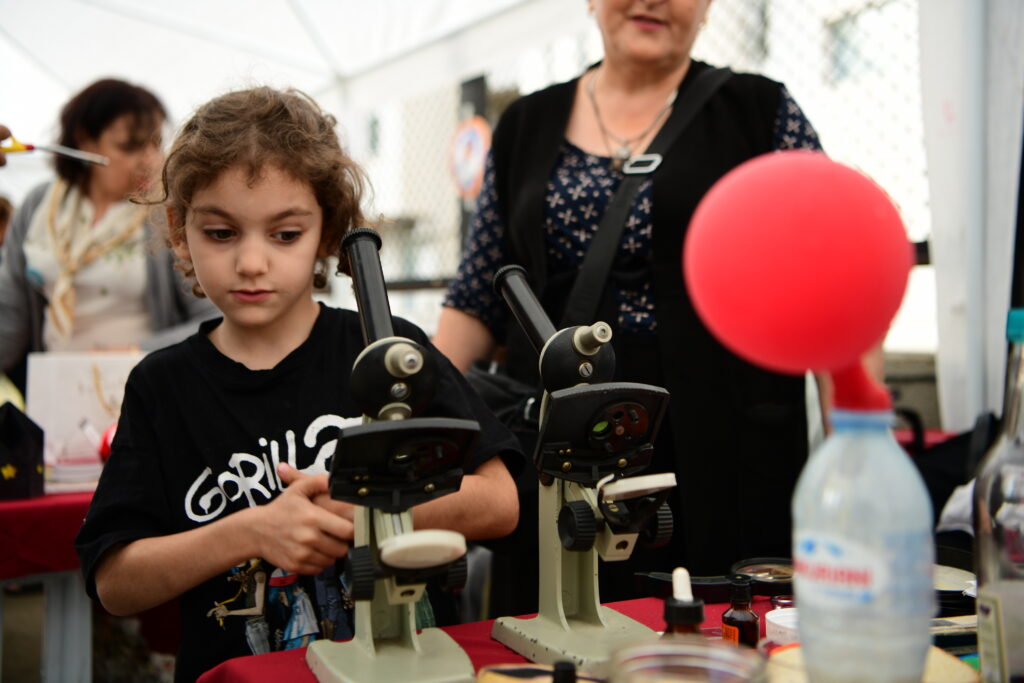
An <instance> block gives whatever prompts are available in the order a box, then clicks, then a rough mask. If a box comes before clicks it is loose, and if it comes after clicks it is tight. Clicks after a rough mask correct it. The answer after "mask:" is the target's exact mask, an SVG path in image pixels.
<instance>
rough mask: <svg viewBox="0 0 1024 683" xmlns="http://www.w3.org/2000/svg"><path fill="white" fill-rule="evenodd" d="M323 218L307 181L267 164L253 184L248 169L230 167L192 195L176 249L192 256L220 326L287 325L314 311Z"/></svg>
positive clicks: (261, 328)
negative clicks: (221, 320) (217, 312)
mask: <svg viewBox="0 0 1024 683" xmlns="http://www.w3.org/2000/svg"><path fill="white" fill-rule="evenodd" d="M322 224H323V212H322V211H321V209H320V205H319V204H318V203H317V201H316V197H315V196H314V195H313V190H312V188H311V187H310V186H309V184H308V183H305V182H301V181H298V180H295V179H294V178H292V177H291V176H290V175H288V174H286V173H284V172H283V171H281V170H280V169H278V168H277V167H276V166H273V165H268V166H265V167H264V168H263V170H262V172H261V174H260V177H259V179H258V180H257V181H256V182H255V183H252V184H250V182H249V177H248V171H247V169H244V168H242V167H234V168H231V169H229V170H227V171H225V172H224V173H222V174H221V175H220V176H219V177H218V178H217V179H216V180H215V181H214V182H213V183H212V184H210V185H209V186H207V187H205V188H203V189H201V190H199V191H198V192H196V193H195V196H193V197H192V208H191V209H189V211H188V215H187V216H186V218H185V240H184V241H183V242H176V243H175V244H174V250H175V252H176V253H177V254H178V256H179V258H182V259H185V260H188V261H191V262H192V266H193V268H194V269H195V274H196V279H197V280H198V281H199V284H200V285H201V286H202V288H203V291H204V292H205V293H206V295H207V296H208V297H209V298H210V300H211V301H212V302H213V303H214V305H216V306H217V308H218V309H220V311H221V312H222V313H223V314H224V321H225V324H227V325H232V326H237V327H241V328H245V329H250V330H253V331H256V330H259V331H273V330H276V329H287V328H288V326H290V325H292V324H293V323H295V322H296V321H297V320H300V319H302V320H304V318H303V317H302V316H307V315H308V314H309V312H310V311H311V310H315V309H316V304H315V303H314V302H313V298H312V297H313V269H314V266H315V264H316V259H317V256H318V252H319V250H320V235H321V231H322ZM311 306H312V308H311ZM314 317H315V315H314Z"/></svg>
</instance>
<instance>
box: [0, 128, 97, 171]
mask: <svg viewBox="0 0 1024 683" xmlns="http://www.w3.org/2000/svg"><path fill="white" fill-rule="evenodd" d="M33 150H39V151H40V152H52V153H53V154H60V155H62V156H66V157H71V158H73V159H80V160H81V161H87V162H89V163H90V164H98V165H100V166H106V165H108V164H109V163H110V159H108V158H107V157H105V156H103V155H102V154H93V153H92V152H83V151H82V150H80V149H74V148H73V147H65V146H64V145H30V144H28V143H25V142H18V140H17V139H16V138H15V137H14V136H13V135H12V136H11V137H10V142H9V143H7V144H5V145H3V146H0V152H4V153H5V154H13V153H14V152H31V151H33Z"/></svg>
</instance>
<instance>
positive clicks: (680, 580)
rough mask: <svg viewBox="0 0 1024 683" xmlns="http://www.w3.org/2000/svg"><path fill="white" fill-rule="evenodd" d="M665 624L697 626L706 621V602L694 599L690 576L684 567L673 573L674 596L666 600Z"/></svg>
mask: <svg viewBox="0 0 1024 683" xmlns="http://www.w3.org/2000/svg"><path fill="white" fill-rule="evenodd" d="M664 618H665V624H666V625H668V626H672V625H673V624H677V625H683V624H685V625H690V624H693V625H697V626H699V625H700V624H701V623H702V622H703V621H704V601H703V600H699V599H696V598H694V597H693V592H692V590H691V588H690V574H689V572H687V571H686V570H685V569H683V568H682V567H678V568H676V570H675V571H674V572H672V596H671V597H668V598H665V613H664Z"/></svg>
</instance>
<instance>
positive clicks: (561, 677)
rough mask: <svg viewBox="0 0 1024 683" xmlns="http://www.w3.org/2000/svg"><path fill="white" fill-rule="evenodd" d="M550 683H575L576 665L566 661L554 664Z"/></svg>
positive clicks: (562, 660)
mask: <svg viewBox="0 0 1024 683" xmlns="http://www.w3.org/2000/svg"><path fill="white" fill-rule="evenodd" d="M551 683H576V665H575V664H573V663H572V662H570V661H569V660H566V659H561V660H559V661H557V662H555V666H554V667H553V670H552V672H551Z"/></svg>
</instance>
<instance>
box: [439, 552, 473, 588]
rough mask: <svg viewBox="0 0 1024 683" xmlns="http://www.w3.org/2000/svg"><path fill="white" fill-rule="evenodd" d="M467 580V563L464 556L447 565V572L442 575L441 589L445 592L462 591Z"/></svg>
mask: <svg viewBox="0 0 1024 683" xmlns="http://www.w3.org/2000/svg"><path fill="white" fill-rule="evenodd" d="M468 579H469V561H468V560H467V559H466V556H465V555H463V556H462V557H460V558H459V559H457V560H455V561H454V562H452V563H451V564H450V565H448V569H447V571H445V574H444V583H443V584H442V588H444V589H445V590H452V591H457V590H462V589H463V588H465V587H466V581H467V580H468Z"/></svg>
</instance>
